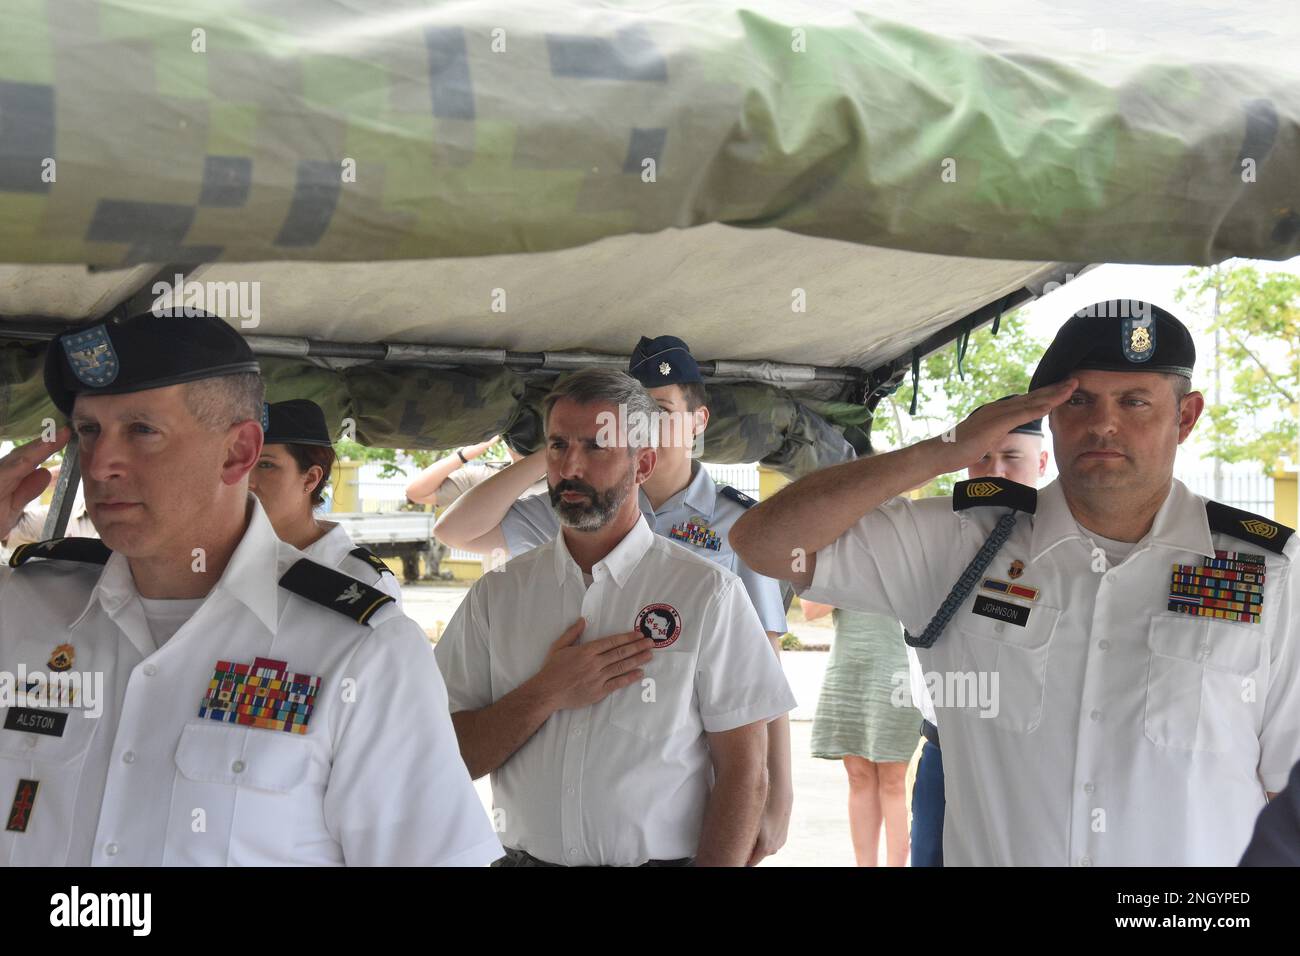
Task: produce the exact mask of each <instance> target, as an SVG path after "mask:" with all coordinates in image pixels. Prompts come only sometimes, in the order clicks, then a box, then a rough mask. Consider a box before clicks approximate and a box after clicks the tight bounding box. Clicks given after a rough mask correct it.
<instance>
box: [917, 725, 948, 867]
mask: <svg viewBox="0 0 1300 956" xmlns="http://www.w3.org/2000/svg"><path fill="white" fill-rule="evenodd" d="M943 808H944V799H943V756H942V754H941V752H940V750H939V748H938V747H937V746H936V745H935V744H933V743H932V742H931V741H929V740H927V741H926V742H925V746H924V747H922V748H921V760H920V762H919V763H918V764H917V766H916V783H914V784H913V785H912V866H943Z"/></svg>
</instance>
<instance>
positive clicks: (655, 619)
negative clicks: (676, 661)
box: [633, 604, 682, 647]
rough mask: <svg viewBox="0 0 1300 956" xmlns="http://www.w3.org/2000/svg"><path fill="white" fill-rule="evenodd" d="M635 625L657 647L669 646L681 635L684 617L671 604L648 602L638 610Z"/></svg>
mask: <svg viewBox="0 0 1300 956" xmlns="http://www.w3.org/2000/svg"><path fill="white" fill-rule="evenodd" d="M633 626H634V627H635V628H636V630H638V631H640V632H641V636H642V637H648V638H650V639H651V640H653V641H654V642H655V647H668V646H669V645H670V644H672V643H673V642H674V641H676V640H677V638H679V637H680V636H681V633H682V617H681V615H680V614H678V613H677V608H675V607H673V606H672V605H671V604H647V605H646V606H645V607H643V608H641V610H640V611H638V612H637V615H636V624H635V625H633Z"/></svg>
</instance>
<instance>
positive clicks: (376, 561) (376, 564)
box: [348, 548, 393, 575]
mask: <svg viewBox="0 0 1300 956" xmlns="http://www.w3.org/2000/svg"><path fill="white" fill-rule="evenodd" d="M348 554H350V555H352V557H354V558H360V559H361V560H362V561H364V562H366V564H368V565H370V566H371V567H372V568H374V569H375V570H376V571H378V572H379V573H380V574H381V575H382V574H392V573H393V569H392V568H390V567H389V566H388V565H386V564H384V559H383V558H381V557H380V556H379V555H377V554H375V552H373V551H371V550H370V549H369V548H353V549H352V550H351V551H349V552H348Z"/></svg>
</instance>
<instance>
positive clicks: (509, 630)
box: [437, 369, 794, 866]
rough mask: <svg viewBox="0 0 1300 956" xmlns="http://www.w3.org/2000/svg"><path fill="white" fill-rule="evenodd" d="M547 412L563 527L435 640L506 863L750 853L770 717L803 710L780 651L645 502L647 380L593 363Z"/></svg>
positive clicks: (482, 590) (650, 463) (550, 475)
mask: <svg viewBox="0 0 1300 956" xmlns="http://www.w3.org/2000/svg"><path fill="white" fill-rule="evenodd" d="M620 409H623V410H624V414H623V415H620V414H619V410H620ZM545 413H546V414H545V434H546V462H547V483H548V486H549V489H550V493H549V497H550V501H551V503H552V506H553V507H554V508H555V510H556V512H557V514H558V517H559V521H560V524H561V526H562V527H561V530H560V531H559V532H558V533H557V534H556V536H555V537H554V538H552V539H551V541H549V542H547V543H546V544H543V545H541V546H540V547H537V548H534V549H533V550H531V551H528V552H527V553H525V554H523V555H521V556H519V557H517V558H514V559H513V560H511V561H510V562H509V563H508V564H505V565H504V566H502V567H501V568H500V569H498V570H496V571H492V572H489V573H487V574H484V575H483V577H482V578H480V579H479V580H478V581H477V582H475V584H474V586H473V587H472V588H471V589H470V592H469V594H468V596H467V597H466V598H465V600H464V602H463V603H462V604H461V606H460V608H459V609H458V610H457V611H456V615H455V617H453V618H452V621H451V623H450V624H449V625H448V627H447V630H446V632H445V633H444V634H443V637H442V640H441V641H439V643H438V648H437V657H438V663H439V665H440V666H441V667H442V672H443V676H444V677H445V678H446V680H447V689H448V692H449V695H450V697H451V709H452V719H453V721H454V722H455V725H456V732H457V734H458V736H459V738H460V746H461V752H462V753H463V754H464V756H465V762H466V763H467V764H468V766H469V768H470V772H471V773H472V774H473V775H474V776H475V777H478V776H481V775H482V774H485V773H491V774H492V792H493V798H494V802H495V805H496V807H497V808H498V810H499V811H500V813H501V817H500V822H501V823H502V824H503V834H504V836H503V840H504V842H505V844H506V847H507V852H508V857H507V859H508V861H509V862H508V863H507V864H504V865H514V866H539V865H554V866H582V865H592V866H642V865H669V864H677V865H685V864H688V863H690V862H692V860H694V862H695V863H697V864H700V865H712V866H718V865H729V866H742V865H744V864H746V863H749V862H751V861H752V856H753V848H754V845H755V840H756V838H757V834H758V828H759V825H760V822H761V817H762V812H763V807H764V804H765V798H766V796H767V789H768V787H767V774H766V768H765V763H766V756H767V727H768V724H769V722H770V721H772V720H773V719H774V718H776V717H777V716H780V715H783V714H786V713H787V712H788V711H789V710H790V709H791V708H792V707H793V706H794V698H793V696H792V695H791V693H790V689H789V686H788V685H787V684H786V680H785V676H784V674H783V673H782V671H781V665H780V661H779V660H778V659H777V656H776V653H775V652H774V651H773V650H772V648H771V646H770V645H769V644H768V642H767V641H766V640H764V639H763V628H762V625H761V624H760V623H759V620H758V616H757V615H756V614H755V612H754V608H753V605H752V604H751V603H750V601H749V597H748V595H747V594H746V593H745V588H744V586H743V584H742V583H741V581H740V579H739V578H737V577H736V575H734V574H732V573H731V572H730V571H728V570H726V569H725V568H723V567H721V566H720V565H719V564H718V563H716V562H713V561H710V560H708V559H707V558H705V557H703V556H702V555H699V554H696V553H694V552H693V551H690V550H687V549H686V548H682V547H679V546H678V545H675V544H673V543H671V542H670V541H668V540H666V539H665V538H664V537H662V536H659V535H656V534H654V533H653V532H652V531H651V530H650V526H649V524H648V523H647V521H646V518H645V516H644V515H643V513H642V512H641V510H640V508H639V507H638V505H637V495H636V491H637V488H638V486H640V485H643V484H644V483H645V480H646V477H647V476H648V475H650V474H651V472H652V471H653V469H654V468H655V449H654V445H653V431H652V430H651V429H650V428H647V427H645V426H646V425H648V424H649V423H650V422H652V421H653V420H654V418H655V415H656V405H655V403H654V401H653V400H652V399H651V398H650V396H649V395H648V394H646V391H645V390H644V389H643V388H642V387H641V385H640V384H639V383H638V382H637V381H636V380H635V379H633V378H631V377H630V376H628V375H626V374H625V373H623V372H617V371H613V370H606V369H589V370H587V371H584V372H578V373H576V374H575V375H573V376H570V377H569V378H567V379H566V380H565V381H564V382H562V383H561V384H560V385H558V386H557V387H556V388H555V390H553V391H552V392H551V394H550V395H548V396H547V399H546V404H545ZM611 417H612V418H611ZM619 419H622V420H623V421H624V422H625V423H626V426H624V425H620V426H619V427H618V429H617V435H614V434H613V433H612V430H607V429H606V428H605V427H604V424H603V423H604V422H606V421H611V420H613V421H617V420H619ZM638 422H641V423H643V427H641V428H638V427H637V423H638ZM557 636H558V637H557Z"/></svg>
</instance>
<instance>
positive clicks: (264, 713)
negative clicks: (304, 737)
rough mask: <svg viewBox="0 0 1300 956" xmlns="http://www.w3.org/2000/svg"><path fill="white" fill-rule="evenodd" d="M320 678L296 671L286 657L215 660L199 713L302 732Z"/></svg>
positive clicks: (314, 699)
mask: <svg viewBox="0 0 1300 956" xmlns="http://www.w3.org/2000/svg"><path fill="white" fill-rule="evenodd" d="M319 691H320V678H319V677H313V676H312V675H311V674H296V673H294V672H292V671H290V670H289V665H288V663H287V662H286V661H273V660H271V659H269V658H266V657H257V658H254V659H253V663H251V664H236V663H234V662H232V661H217V666H216V667H215V668H214V669H213V671H212V679H211V680H210V681H208V693H207V695H206V696H205V697H204V698H203V700H202V701H201V702H200V703H199V717H201V718H204V719H206V720H217V721H220V722H221V723H224V724H242V725H243V726H245V727H260V728H262V729H263V730H282V731H284V732H285V733H290V734H305V733H306V732H307V724H308V722H309V721H310V720H311V714H312V709H313V708H314V707H315V706H316V694H317V693H318V692H319Z"/></svg>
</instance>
